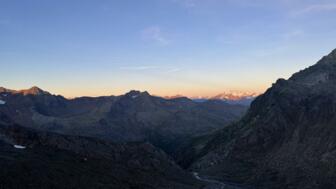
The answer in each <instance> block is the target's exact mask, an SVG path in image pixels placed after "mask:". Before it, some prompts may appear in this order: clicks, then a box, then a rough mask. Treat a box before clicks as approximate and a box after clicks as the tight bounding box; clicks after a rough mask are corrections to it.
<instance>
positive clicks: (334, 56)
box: [0, 50, 336, 189]
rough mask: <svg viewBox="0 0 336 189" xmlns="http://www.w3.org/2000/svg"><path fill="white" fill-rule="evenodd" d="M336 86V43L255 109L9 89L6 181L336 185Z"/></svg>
mask: <svg viewBox="0 0 336 189" xmlns="http://www.w3.org/2000/svg"><path fill="white" fill-rule="evenodd" d="M335 84H336V50H334V51H332V52H331V53H330V54H329V55H327V56H325V57H323V58H322V59H321V60H320V61H318V62H317V63H316V64H315V65H313V66H311V67H309V68H306V69H304V70H301V71H299V72H297V73H295V74H294V75H293V76H291V77H290V78H289V79H287V80H286V79H278V80H277V81H276V82H275V83H274V84H273V85H272V87H270V88H269V89H268V90H267V91H266V92H265V93H264V94H262V95H259V96H258V97H256V98H255V100H254V101H253V102H252V103H251V105H250V107H248V106H244V105H239V104H230V103H227V102H225V101H223V100H221V99H209V100H205V101H195V100H191V99H189V98H186V97H174V98H169V99H167V98H161V97H157V96H152V95H150V94H149V93H148V92H140V91H130V92H128V93H126V94H124V95H120V96H103V97H80V98H75V99H66V98H64V97H62V96H59V95H58V96H57V95H52V94H51V93H49V92H46V91H43V90H42V89H40V88H38V87H33V88H31V89H27V90H10V89H6V88H0V165H1V168H2V169H1V170H0V176H1V178H2V179H1V180H0V188H130V189H131V188H132V189H133V188H144V189H147V188H167V189H168V188H181V189H182V188H186V189H188V188H190V189H194V188H195V189H201V188H207V189H211V188H212V189H216V188H240V189H247V188H257V189H269V188H272V189H296V188H300V189H324V188H336V179H335V178H336V129H335V125H336V116H335V115H336V85H335ZM224 96H225V95H224ZM218 98H219V97H218Z"/></svg>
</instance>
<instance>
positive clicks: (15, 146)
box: [14, 144, 26, 149]
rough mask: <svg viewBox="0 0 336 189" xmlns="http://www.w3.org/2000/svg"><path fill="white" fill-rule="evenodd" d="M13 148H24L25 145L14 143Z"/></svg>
mask: <svg viewBox="0 0 336 189" xmlns="http://www.w3.org/2000/svg"><path fill="white" fill-rule="evenodd" d="M14 148H17V149H26V147H25V146H21V145H17V144H15V145H14Z"/></svg>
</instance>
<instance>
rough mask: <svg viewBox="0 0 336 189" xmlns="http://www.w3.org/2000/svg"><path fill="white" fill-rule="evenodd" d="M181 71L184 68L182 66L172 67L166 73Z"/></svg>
mask: <svg viewBox="0 0 336 189" xmlns="http://www.w3.org/2000/svg"><path fill="white" fill-rule="evenodd" d="M179 71H182V69H181V68H171V69H168V70H167V71H166V72H165V73H175V72H179Z"/></svg>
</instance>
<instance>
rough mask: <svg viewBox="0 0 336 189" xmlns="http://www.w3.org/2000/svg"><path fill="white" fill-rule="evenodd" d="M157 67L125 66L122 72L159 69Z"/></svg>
mask: <svg viewBox="0 0 336 189" xmlns="http://www.w3.org/2000/svg"><path fill="white" fill-rule="evenodd" d="M158 68H159V67H157V66H124V67H120V69H121V70H135V71H136V70H152V69H158Z"/></svg>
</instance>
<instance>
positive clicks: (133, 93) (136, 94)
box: [125, 90, 150, 98]
mask: <svg viewBox="0 0 336 189" xmlns="http://www.w3.org/2000/svg"><path fill="white" fill-rule="evenodd" d="M125 96H127V97H131V98H137V97H139V96H150V94H149V93H148V92H147V91H144V92H141V91H137V90H131V91H130V92H128V93H126V94H125Z"/></svg>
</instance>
